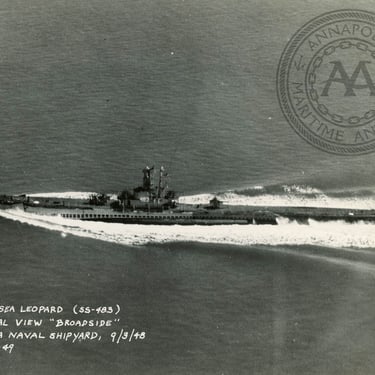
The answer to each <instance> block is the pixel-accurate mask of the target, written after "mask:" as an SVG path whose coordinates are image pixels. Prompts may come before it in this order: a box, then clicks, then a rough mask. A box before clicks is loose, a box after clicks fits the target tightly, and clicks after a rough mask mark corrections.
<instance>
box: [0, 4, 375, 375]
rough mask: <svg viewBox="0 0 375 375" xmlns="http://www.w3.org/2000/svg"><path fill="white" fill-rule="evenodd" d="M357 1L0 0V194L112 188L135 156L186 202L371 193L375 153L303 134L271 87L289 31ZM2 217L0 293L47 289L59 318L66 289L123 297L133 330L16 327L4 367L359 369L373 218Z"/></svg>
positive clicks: (370, 304) (361, 201) (118, 186)
mask: <svg viewBox="0 0 375 375" xmlns="http://www.w3.org/2000/svg"><path fill="white" fill-rule="evenodd" d="M354 5H355V7H357V8H362V9H367V10H372V11H374V10H375V9H374V7H373V5H371V4H370V3H369V2H367V1H359V2H356V3H355V4H354V2H353V1H347V0H345V1H330V2H323V1H315V2H311V1H296V0H293V1H278V2H276V1H263V2H258V1H229V0H226V1H224V0H214V1H172V0H170V1H130V0H129V1H119V0H113V1H110V2H109V1H108V2H103V1H96V0H81V1H79V2H77V1H70V0H66V1H58V0H49V1H47V0H30V1H27V2H25V1H20V0H13V1H5V0H2V1H0V192H1V193H35V194H36V193H50V192H77V191H78V192H91V191H98V192H99V191H105V192H118V191H120V190H122V189H123V188H124V187H128V188H129V187H133V186H136V185H137V184H139V183H140V177H141V170H142V168H143V167H144V166H145V165H150V166H151V165H155V166H156V167H158V166H160V165H164V166H165V167H166V169H167V170H168V171H170V175H171V182H170V185H171V187H172V188H173V189H175V190H177V191H178V192H179V193H180V194H181V195H188V196H192V197H193V198H194V197H197V199H198V198H199V197H201V195H200V194H213V193H220V194H221V196H223V197H226V199H227V200H229V201H231V200H233V199H237V198H241V199H245V200H246V199H248V200H249V202H250V203H251V202H252V200H254V199H255V200H259V199H261V200H262V199H268V200H271V201H272V202H279V201H283V202H292V203H293V202H296V201H298V202H300V201H308V202H310V203H311V202H312V204H319V203H321V202H322V200H323V201H325V202H326V204H327V205H334V204H340V205H343V204H344V205H345V204H346V203H348V204H350V205H353V206H358V205H361V206H362V207H363V206H365V207H367V206H368V207H373V208H375V174H374V173H373V171H374V162H375V154H369V155H364V156H347V157H342V156H336V155H331V154H326V153H324V152H321V151H319V150H317V149H315V148H314V147H312V146H310V145H309V144H307V143H306V142H305V141H303V140H302V139H301V138H300V137H299V136H298V135H296V134H295V133H294V131H293V130H292V128H291V127H290V126H289V125H288V124H287V123H286V121H285V119H284V118H283V116H282V113H281V110H280V109H279V105H278V101H277V96H276V82H275V79H276V78H275V77H276V69H277V63H278V59H279V57H280V55H281V52H282V49H283V48H284V46H285V44H286V43H287V41H288V38H289V37H290V36H291V35H292V34H293V33H294V32H295V31H296V29H297V28H299V27H300V26H301V25H302V24H304V23H305V22H307V21H308V20H310V19H311V18H313V17H315V16H317V15H319V14H321V13H323V12H325V11H330V10H334V9H337V8H350V7H353V6H354ZM371 8H373V9H371ZM13 219H14V220H9V218H5V217H0V257H1V258H0V259H1V260H0V278H1V279H0V280H1V285H2V288H1V295H0V296H1V297H0V305H16V306H19V305H21V304H22V305H62V306H64V309H65V310H64V313H63V316H64V318H66V319H73V318H74V315H72V313H71V312H70V313H69V309H70V308H71V307H72V306H73V305H75V304H81V305H90V306H106V305H110V306H113V305H115V304H119V305H120V306H121V313H120V314H119V317H120V322H121V324H119V325H117V326H116V327H120V328H121V327H125V328H126V329H130V330H131V329H132V328H135V329H138V330H140V331H145V332H146V339H145V340H143V341H136V342H135V341H133V342H131V343H126V342H120V343H119V344H116V343H111V342H110V340H109V339H108V338H107V340H103V341H102V342H87V341H86V342H77V343H74V344H72V343H67V342H64V341H54V342H51V341H48V342H47V341H43V340H39V341H31V340H30V341H27V340H23V341H16V342H15V348H14V349H13V352H12V353H11V354H9V353H7V352H6V351H5V350H0V366H1V369H0V373H1V374H6V375H28V374H30V375H34V374H57V375H60V374H61V375H62V374H103V375H104V374H113V375H115V374H158V375H159V374H226V375H227V374H348V375H349V374H350V375H352V374H372V373H373V369H374V367H375V359H374V356H373V353H374V351H375V335H374V332H375V322H374V311H375V294H374V281H375V250H374V249H375V246H374V244H375V234H374V235H373V233H375V232H374V231H373V226H372V225H369V224H358V225H357V226H355V225H353V226H350V225H343V224H342V223H330V224H329V225H328V224H327V225H328V226H326V227H325V228H326V229H324V228H323V229H322V227H321V226H318V225H316V223H315V224H314V223H311V224H310V225H305V226H302V225H293V224H290V225H289V224H284V226H281V229H271V228H269V227H268V226H265V227H263V228H256V229H254V228H249V234H248V235H245V234H244V233H243V230H244V229H241V231H240V230H239V229H238V228H236V227H234V228H233V231H231V229H228V228H226V229H225V228H224V229H222V228H220V227H217V228H193V229H192V230H191V231H189V230H188V232H183V230H185V229H179V228H176V227H173V228H171V227H167V228H161V229H155V230H154V229H152V230H153V232H152V233H148V234H147V236H146V234H145V233H146V232H145V230H146V229H144V228H139V229H140V231H139V233H138V234H134V232H130V229H129V232H127V230H128V228H126V227H124V228H125V229H124V230H123V231H122V232H121V230H120V229H118V228H117V227H108V225H106V226H103V227H102V228H97V227H96V228H94V227H78V229H77V228H75V227H74V225H73V224H71V223H69V224H64V223H61V222H54V223H50V222H49V223H47V224H46V223H45V222H42V221H39V222H38V220H36V221H35V220H34V219H35V218H32V217H26V218H20V217H18V218H13ZM21 221H22V222H21ZM136 229H137V228H136ZM245 229H246V228H245ZM215 230H216V231H217V236H218V237H217V236H216V234H215ZM224 230H225V231H227V232H225V233H226V234H223V233H224ZM179 231H181V232H179ZM251 231H253V232H251ZM205 234H207V235H205ZM145 238H146V239H145ZM12 317H22V316H21V315H20V314H19V315H17V314H16V315H14V314H13V315H12ZM34 317H35V318H38V316H33V318H34ZM2 318H8V319H10V317H9V316H8V317H7V316H5V315H1V314H0V319H2ZM43 318H44V317H43ZM1 328H2V327H0V331H3V332H6V329H5V327H3V328H4V329H3V330H2V329H1ZM27 329H30V328H27ZM72 330H73V329H72ZM75 330H77V329H76V328H75ZM116 330H117V328H116ZM105 332H107V333H106V334H107V336H108V335H109V333H110V332H111V330H107V331H105ZM104 334H105V333H104V330H103V335H104ZM6 343H9V341H7V340H4V339H0V344H1V345H4V344H6Z"/></svg>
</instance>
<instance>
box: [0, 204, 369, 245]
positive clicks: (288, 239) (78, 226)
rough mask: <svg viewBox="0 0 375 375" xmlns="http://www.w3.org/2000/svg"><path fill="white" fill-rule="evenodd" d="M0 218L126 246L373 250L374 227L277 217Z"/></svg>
mask: <svg viewBox="0 0 375 375" xmlns="http://www.w3.org/2000/svg"><path fill="white" fill-rule="evenodd" d="M0 216H2V217H4V218H7V219H11V220H15V221H19V222H22V223H27V224H30V225H34V226H37V227H41V228H45V229H49V230H54V231H59V232H61V233H64V234H72V235H76V236H81V237H89V238H94V239H99V240H103V241H109V242H115V243H119V244H125V245H143V244H147V243H165V242H175V241H184V242H185V241H186V242H205V243H222V244H223V243H226V244H234V245H273V246H278V245H317V246H324V247H336V248H340V247H346V248H362V249H365V248H375V234H374V233H375V224H367V223H355V224H348V223H345V222H339V221H335V222H324V223H322V222H316V221H314V220H310V222H309V225H303V224H298V223H296V222H290V221H289V220H288V219H279V225H220V226H199V225H191V226H181V225H172V226H163V225H138V224H114V223H103V222H89V221H80V220H71V219H65V218H62V217H59V216H40V215H36V214H31V213H26V212H24V211H23V210H21V209H9V210H1V211H0Z"/></svg>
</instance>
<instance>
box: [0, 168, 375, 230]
mask: <svg viewBox="0 0 375 375" xmlns="http://www.w3.org/2000/svg"><path fill="white" fill-rule="evenodd" d="M168 180H169V175H168V173H167V172H166V171H165V169H164V168H163V167H160V169H159V172H158V176H156V178H155V168H154V167H151V168H150V167H145V168H144V169H143V180H142V184H141V185H140V186H138V187H136V188H134V189H131V190H123V191H121V193H119V194H118V195H108V194H91V195H90V196H89V197H88V199H74V198H51V197H47V196H42V195H41V196H34V195H33V196H29V195H26V194H22V195H0V208H1V209H9V208H15V207H20V208H22V209H23V210H24V211H25V212H29V213H33V214H37V215H48V216H60V217H62V218H66V219H73V220H82V221H98V222H107V223H124V224H153V225H155V224H156V225H174V224H179V225H228V224H242V225H247V224H258V225H267V224H268V225H277V224H278V219H279V218H287V219H289V220H295V221H298V222H300V223H308V221H309V219H314V220H317V221H330V220H343V221H346V222H356V221H375V210H374V209H350V208H348V209H345V208H326V207H297V206H256V205H254V206H236V205H226V204H223V202H222V201H220V200H219V199H218V198H217V197H214V198H213V199H211V200H210V201H209V202H207V203H206V204H185V203H179V202H178V199H177V195H176V192H175V191H173V190H170V189H169V187H168ZM155 181H156V183H155Z"/></svg>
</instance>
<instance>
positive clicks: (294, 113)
mask: <svg viewBox="0 0 375 375" xmlns="http://www.w3.org/2000/svg"><path fill="white" fill-rule="evenodd" d="M374 79H375V14H373V13H370V12H366V11H361V10H338V11H334V12H329V13H325V14H323V15H321V16H319V17H317V18H315V19H313V20H311V21H310V22H308V23H307V24H306V25H304V26H303V27H302V28H301V29H299V30H298V31H297V32H296V33H295V34H294V36H293V37H292V38H291V39H290V40H289V42H288V44H287V46H286V48H285V49H284V51H283V54H282V56H281V59H280V62H279V66H278V71H277V94H278V99H279V103H280V107H281V109H282V111H283V113H284V116H285V118H286V119H287V121H288V122H289V124H290V125H291V126H292V128H293V129H294V130H295V131H296V132H297V134H299V135H300V136H301V137H302V138H303V139H305V140H306V141H307V142H309V143H310V144H312V145H314V146H315V147H317V148H319V149H320V150H323V151H327V152H330V153H335V154H340V155H360V154H365V153H369V152H373V151H375V83H374Z"/></svg>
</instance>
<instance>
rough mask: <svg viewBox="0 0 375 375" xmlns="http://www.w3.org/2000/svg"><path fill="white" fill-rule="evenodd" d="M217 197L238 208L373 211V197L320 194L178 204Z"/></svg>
mask: <svg viewBox="0 0 375 375" xmlns="http://www.w3.org/2000/svg"><path fill="white" fill-rule="evenodd" d="M214 197H217V198H218V199H219V200H221V201H223V203H224V204H228V205H238V206H293V207H328V208H351V209H375V199H374V197H340V198H337V197H328V196H327V195H325V194H323V193H321V194H317V195H313V196H311V195H309V194H289V193H287V194H283V195H281V194H276V195H274V194H261V195H251V196H248V195H246V194H239V193H235V192H230V191H229V192H225V193H218V194H198V195H190V196H184V197H180V198H179V202H180V203H191V204H206V203H207V202H209V201H210V200H211V199H212V198H214Z"/></svg>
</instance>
